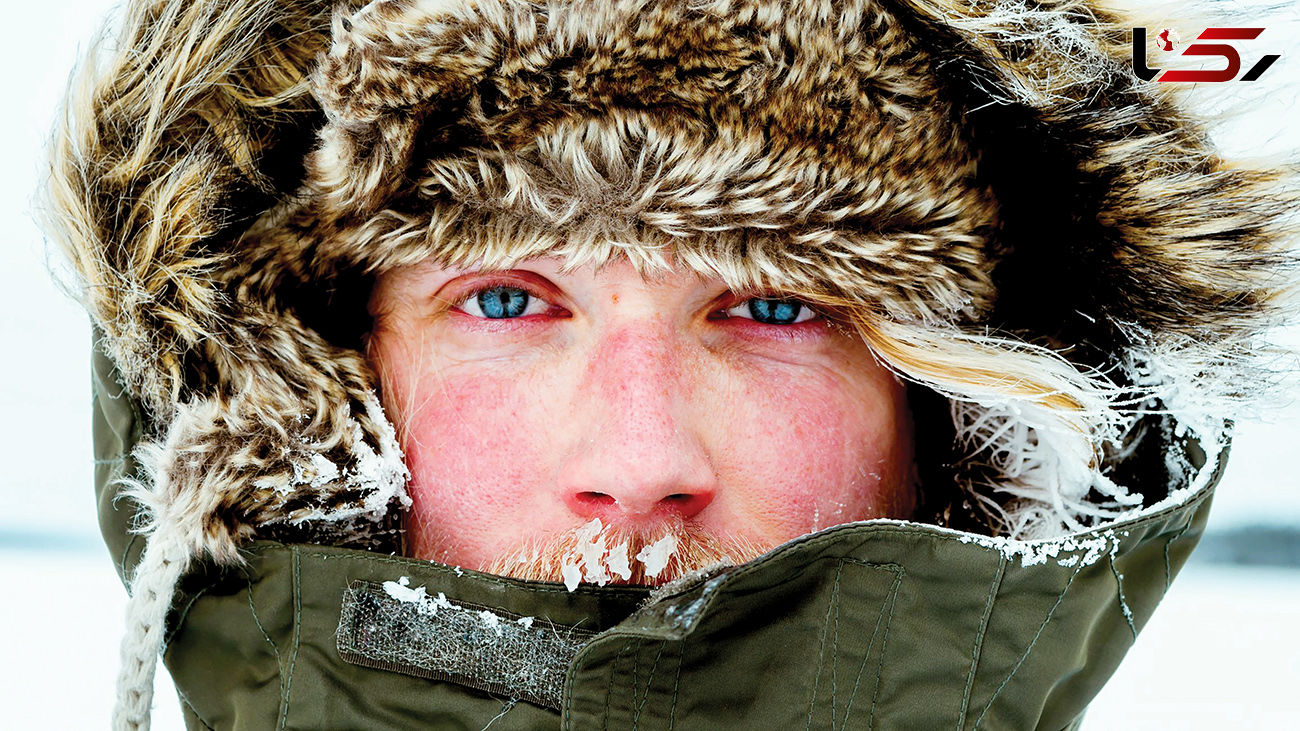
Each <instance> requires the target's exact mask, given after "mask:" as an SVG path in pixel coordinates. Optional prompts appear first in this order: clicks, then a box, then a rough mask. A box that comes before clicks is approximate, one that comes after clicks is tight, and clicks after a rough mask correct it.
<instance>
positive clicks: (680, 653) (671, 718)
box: [668, 642, 686, 731]
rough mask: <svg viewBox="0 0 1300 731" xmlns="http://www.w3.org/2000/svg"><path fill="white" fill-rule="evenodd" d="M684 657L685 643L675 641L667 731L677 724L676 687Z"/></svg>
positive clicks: (680, 680)
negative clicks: (674, 667) (675, 648)
mask: <svg viewBox="0 0 1300 731" xmlns="http://www.w3.org/2000/svg"><path fill="white" fill-rule="evenodd" d="M685 657H686V643H685V642H679V643H677V672H676V673H675V674H674V675H673V704H672V706H670V707H669V708H668V731H673V728H674V727H675V726H676V724H677V688H678V687H679V686H680V685H681V682H682V662H683V660H684V659H685Z"/></svg>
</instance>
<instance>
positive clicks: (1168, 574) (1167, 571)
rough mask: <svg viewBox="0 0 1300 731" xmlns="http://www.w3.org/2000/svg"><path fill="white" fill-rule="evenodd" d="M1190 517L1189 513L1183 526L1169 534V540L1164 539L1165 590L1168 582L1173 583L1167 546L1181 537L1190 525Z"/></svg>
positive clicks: (1167, 588) (1168, 584)
mask: <svg viewBox="0 0 1300 731" xmlns="http://www.w3.org/2000/svg"><path fill="white" fill-rule="evenodd" d="M1192 517H1193V516H1191V515H1189V516H1187V522H1186V523H1185V524H1183V527H1182V528H1180V529H1179V530H1178V532H1177V533H1175V534H1173V535H1172V536H1169V540H1167V541H1165V591H1169V586H1170V584H1173V583H1174V577H1173V571H1171V570H1170V568H1169V548H1170V547H1171V546H1173V545H1174V541H1177V540H1178V539H1180V538H1182V537H1183V534H1184V533H1186V532H1187V530H1188V529H1189V528H1191V527H1192Z"/></svg>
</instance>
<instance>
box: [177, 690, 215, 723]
mask: <svg viewBox="0 0 1300 731" xmlns="http://www.w3.org/2000/svg"><path fill="white" fill-rule="evenodd" d="M176 697H177V698H179V699H180V701H181V705H183V706H185V708H186V709H187V710H188V711H189V712H190V713H192V714H194V719H195V720H196V721H198V722H199V725H200V726H202V727H203V728H205V729H207V730H208V731H216V728H215V727H214V726H213V725H212V724H210V723H208V722H207V721H205V720H203V716H200V715H199V712H198V711H196V710H194V706H193V705H192V704H191V703H190V699H189V698H186V697H185V694H184V693H182V692H180V690H179V689H178V690H177V691H176Z"/></svg>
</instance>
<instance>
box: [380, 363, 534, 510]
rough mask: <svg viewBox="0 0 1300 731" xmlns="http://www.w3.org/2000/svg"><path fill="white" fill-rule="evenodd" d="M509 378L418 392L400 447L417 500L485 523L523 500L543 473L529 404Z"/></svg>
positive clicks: (454, 382)
mask: <svg viewBox="0 0 1300 731" xmlns="http://www.w3.org/2000/svg"><path fill="white" fill-rule="evenodd" d="M510 380H511V379H502V378H500V377H499V376H495V377H493V376H484V377H468V378H464V377H456V378H449V379H447V380H445V381H441V382H437V383H430V382H428V381H425V382H424V383H422V384H421V385H420V387H419V388H418V389H416V393H415V394H414V397H415V398H414V400H413V401H412V403H414V404H416V406H415V407H414V413H412V414H410V415H409V416H408V420H407V429H406V435H405V436H406V443H405V444H404V447H405V450H406V455H407V464H408V465H409V466H410V468H411V478H412V488H413V490H414V491H415V492H417V493H418V500H419V502H421V503H423V504H424V505H426V506H428V507H429V508H431V509H434V510H436V511H437V512H439V513H452V514H455V515H458V516H463V517H465V518H474V522H475V523H476V524H478V525H484V521H486V522H491V521H492V520H493V519H494V516H500V515H502V514H503V511H505V510H507V509H509V508H511V507H514V506H517V505H518V504H519V503H520V502H521V501H522V500H526V499H528V497H529V496H528V495H527V494H526V493H527V491H528V490H530V489H531V488H532V487H533V485H535V484H536V482H537V480H538V479H539V476H540V475H542V474H544V473H545V471H544V467H543V464H542V461H541V457H542V453H541V452H540V451H539V450H538V448H537V446H538V443H537V440H536V439H535V438H534V435H533V434H532V433H531V432H532V430H535V429H536V428H537V425H536V424H534V423H533V422H534V421H535V419H533V418H531V414H532V409H531V404H530V403H529V401H528V399H526V398H523V397H521V395H520V394H519V393H518V389H516V388H514V387H512V386H511V385H509V381H510ZM542 446H543V447H544V445H542ZM496 519H498V520H499V519H500V518H499V517H496Z"/></svg>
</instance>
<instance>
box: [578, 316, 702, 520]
mask: <svg viewBox="0 0 1300 731" xmlns="http://www.w3.org/2000/svg"><path fill="white" fill-rule="evenodd" d="M684 348H685V345H684V344H683V343H682V342H681V339H680V338H679V337H677V336H676V334H675V333H674V332H672V328H671V326H670V325H669V324H667V323H646V322H639V323H634V324H628V325H627V326H625V327H622V328H620V329H619V331H617V332H612V333H610V334H609V335H608V336H606V337H602V338H601V340H600V341H598V343H597V344H596V346H595V347H593V348H592V350H591V355H590V357H589V359H588V360H587V362H586V364H585V368H584V372H583V378H582V379H581V382H580V384H579V386H578V389H579V390H578V394H577V397H576V399H575V400H576V401H577V405H576V406H577V408H576V410H575V411H576V413H575V417H576V419H577V423H578V424H581V425H582V428H580V429H579V430H578V438H577V439H576V441H575V443H574V444H573V445H572V449H571V451H570V453H569V457H568V459H567V461H566V463H565V464H564V465H563V467H562V469H561V471H560V480H561V484H560V489H561V491H562V494H563V496H564V500H565V503H566V505H567V506H568V507H569V509H570V510H572V511H573V512H574V513H576V514H577V515H578V516H580V517H581V518H583V519H590V518H593V517H599V518H602V519H603V520H605V522H606V523H610V522H616V521H624V522H627V521H632V522H640V523H645V522H653V521H655V520H656V519H660V518H663V517H667V516H670V515H673V514H676V515H677V516H680V517H681V518H691V517H693V516H695V515H697V514H698V513H699V512H700V511H702V510H704V508H706V507H707V506H708V505H709V503H711V502H712V501H713V498H714V496H715V494H716V493H717V488H718V485H717V474H716V472H715V471H714V469H713V466H712V464H711V461H710V459H709V454H708V451H707V450H706V448H705V445H704V444H703V443H702V441H701V438H700V437H701V436H702V435H701V434H700V433H699V431H698V428H697V427H698V426H699V425H700V422H699V421H698V420H697V417H699V416H702V415H701V414H698V413H697V410H698V409H699V405H698V404H697V403H696V400H695V399H693V398H692V390H693V389H692V383H691V378H690V374H689V373H688V368H689V366H688V364H687V360H688V358H687V355H686V353H685V352H684Z"/></svg>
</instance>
